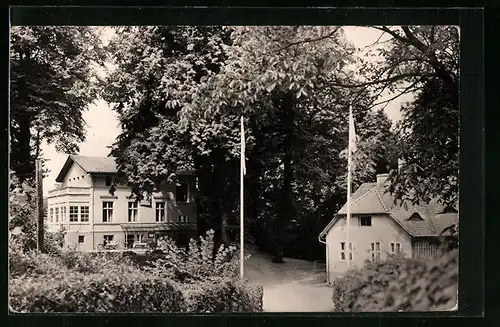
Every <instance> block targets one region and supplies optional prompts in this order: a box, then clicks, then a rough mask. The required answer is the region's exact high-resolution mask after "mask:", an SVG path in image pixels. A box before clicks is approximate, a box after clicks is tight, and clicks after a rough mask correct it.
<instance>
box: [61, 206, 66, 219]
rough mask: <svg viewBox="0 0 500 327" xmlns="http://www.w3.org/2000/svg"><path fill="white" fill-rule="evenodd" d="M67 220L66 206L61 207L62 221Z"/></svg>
mask: <svg viewBox="0 0 500 327" xmlns="http://www.w3.org/2000/svg"><path fill="white" fill-rule="evenodd" d="M65 221H66V207H64V206H63V207H61V222H65Z"/></svg>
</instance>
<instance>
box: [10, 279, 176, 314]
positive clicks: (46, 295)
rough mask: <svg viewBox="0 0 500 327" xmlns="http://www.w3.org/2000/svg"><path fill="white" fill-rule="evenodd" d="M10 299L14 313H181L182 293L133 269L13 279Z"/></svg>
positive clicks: (171, 283)
mask: <svg viewBox="0 0 500 327" xmlns="http://www.w3.org/2000/svg"><path fill="white" fill-rule="evenodd" d="M9 296H10V297H9V300H10V307H11V308H12V310H14V311H17V312H166V313H168V312H181V311H182V310H183V309H184V308H185V307H186V306H185V304H184V300H183V297H182V293H181V292H180V290H179V289H178V288H177V287H176V285H175V283H173V282H172V281H170V280H168V279H161V278H155V277H153V276H149V275H147V274H144V273H142V272H140V271H139V270H136V271H134V272H129V273H127V274H121V273H117V272H115V273H107V274H82V273H78V272H68V273H63V274H60V275H59V276H57V277H53V278H51V279H50V282H47V279H46V278H45V277H43V276H42V277H27V278H13V279H11V280H10V281H9Z"/></svg>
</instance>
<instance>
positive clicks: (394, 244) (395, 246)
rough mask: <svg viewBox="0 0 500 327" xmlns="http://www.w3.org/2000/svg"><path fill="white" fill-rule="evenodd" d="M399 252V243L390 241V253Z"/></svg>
mask: <svg viewBox="0 0 500 327" xmlns="http://www.w3.org/2000/svg"><path fill="white" fill-rule="evenodd" d="M400 252H401V243H399V242H392V243H391V253H392V254H396V253H400Z"/></svg>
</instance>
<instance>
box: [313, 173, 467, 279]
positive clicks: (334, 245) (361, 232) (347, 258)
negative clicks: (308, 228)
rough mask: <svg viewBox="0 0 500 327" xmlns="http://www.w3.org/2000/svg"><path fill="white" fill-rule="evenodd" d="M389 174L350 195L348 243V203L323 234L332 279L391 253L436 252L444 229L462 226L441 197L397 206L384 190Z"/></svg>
mask: <svg viewBox="0 0 500 327" xmlns="http://www.w3.org/2000/svg"><path fill="white" fill-rule="evenodd" d="M387 177H388V175H387V174H380V175H378V176H377V182H376V183H365V184H363V185H361V186H360V187H359V188H358V189H357V190H356V192H354V193H353V194H352V197H351V220H350V229H349V244H348V243H347V240H346V239H347V228H346V227H347V226H346V225H347V224H346V217H347V215H346V212H347V210H346V209H347V208H346V205H344V207H343V208H341V209H340V210H339V212H338V213H337V215H335V217H334V218H333V219H332V220H331V221H330V223H329V224H328V225H327V226H326V227H325V229H324V230H323V231H322V232H321V233H320V235H319V240H320V242H322V243H324V244H325V245H326V265H327V275H328V280H329V281H330V282H331V281H332V280H333V279H334V278H335V277H336V276H338V274H341V273H344V272H345V271H346V270H347V269H349V268H355V267H361V266H363V265H364V264H365V262H366V261H377V260H384V259H387V257H388V256H389V255H394V254H400V255H403V256H405V257H417V256H427V257H428V256H432V255H434V254H435V253H437V251H438V248H439V246H440V241H439V238H440V234H441V232H442V231H443V230H444V229H445V228H446V227H448V226H450V225H453V224H458V212H457V210H455V208H451V207H443V206H441V205H439V204H438V203H437V201H432V202H431V203H430V204H428V205H420V206H413V205H410V204H408V205H406V206H401V205H400V204H396V203H395V200H394V198H393V197H392V196H391V195H390V194H389V193H388V192H386V191H385V183H386V179H387Z"/></svg>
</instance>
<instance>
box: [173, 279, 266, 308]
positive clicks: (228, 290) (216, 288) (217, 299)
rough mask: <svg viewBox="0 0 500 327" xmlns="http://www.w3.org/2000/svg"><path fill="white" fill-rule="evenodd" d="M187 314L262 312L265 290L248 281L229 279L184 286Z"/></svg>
mask: <svg viewBox="0 0 500 327" xmlns="http://www.w3.org/2000/svg"><path fill="white" fill-rule="evenodd" d="M182 292H183V294H184V298H185V301H186V309H187V312H192V313H224V312H226V313H228V312H261V311H262V304H263V303H262V298H263V289H262V286H260V285H251V284H250V283H248V282H246V281H240V280H235V279H229V278H220V279H218V280H216V279H212V280H209V281H206V282H201V283H194V284H183V290H182Z"/></svg>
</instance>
